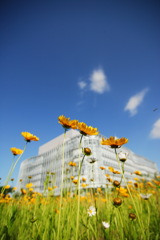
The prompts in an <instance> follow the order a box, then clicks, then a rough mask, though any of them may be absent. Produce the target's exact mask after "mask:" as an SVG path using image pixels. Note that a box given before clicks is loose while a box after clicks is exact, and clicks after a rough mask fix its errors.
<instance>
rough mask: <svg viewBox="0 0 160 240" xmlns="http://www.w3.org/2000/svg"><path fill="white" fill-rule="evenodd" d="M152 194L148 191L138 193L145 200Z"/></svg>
mask: <svg viewBox="0 0 160 240" xmlns="http://www.w3.org/2000/svg"><path fill="white" fill-rule="evenodd" d="M151 195H152V194H151V193H150V194H149V193H147V194H140V196H141V198H143V199H145V200H148V199H149V197H150V196H151Z"/></svg>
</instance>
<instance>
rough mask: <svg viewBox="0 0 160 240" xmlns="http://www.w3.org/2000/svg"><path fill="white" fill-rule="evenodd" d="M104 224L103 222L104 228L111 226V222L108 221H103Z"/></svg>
mask: <svg viewBox="0 0 160 240" xmlns="http://www.w3.org/2000/svg"><path fill="white" fill-rule="evenodd" d="M102 224H103V227H104V228H109V227H110V224H109V223H107V222H104V221H103V222H102Z"/></svg>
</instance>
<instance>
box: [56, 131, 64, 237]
mask: <svg viewBox="0 0 160 240" xmlns="http://www.w3.org/2000/svg"><path fill="white" fill-rule="evenodd" d="M65 139H66V129H65V131H64V138H63V147H62V166H61V167H62V171H61V189H60V191H61V192H60V209H59V217H58V232H57V240H58V239H60V237H59V234H60V220H61V212H62V199H63V173H64V145H65Z"/></svg>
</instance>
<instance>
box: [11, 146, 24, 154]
mask: <svg viewBox="0 0 160 240" xmlns="http://www.w3.org/2000/svg"><path fill="white" fill-rule="evenodd" d="M10 150H11V152H12V153H13V155H15V156H16V155H20V154H22V153H23V150H21V149H18V148H15V147H13V148H10Z"/></svg>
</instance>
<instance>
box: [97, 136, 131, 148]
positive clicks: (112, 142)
mask: <svg viewBox="0 0 160 240" xmlns="http://www.w3.org/2000/svg"><path fill="white" fill-rule="evenodd" d="M127 142H128V139H127V138H124V137H123V138H119V139H116V138H115V137H110V138H106V139H104V138H102V141H101V144H102V145H109V146H110V147H111V148H120V147H121V146H122V145H123V144H125V143H127Z"/></svg>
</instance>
